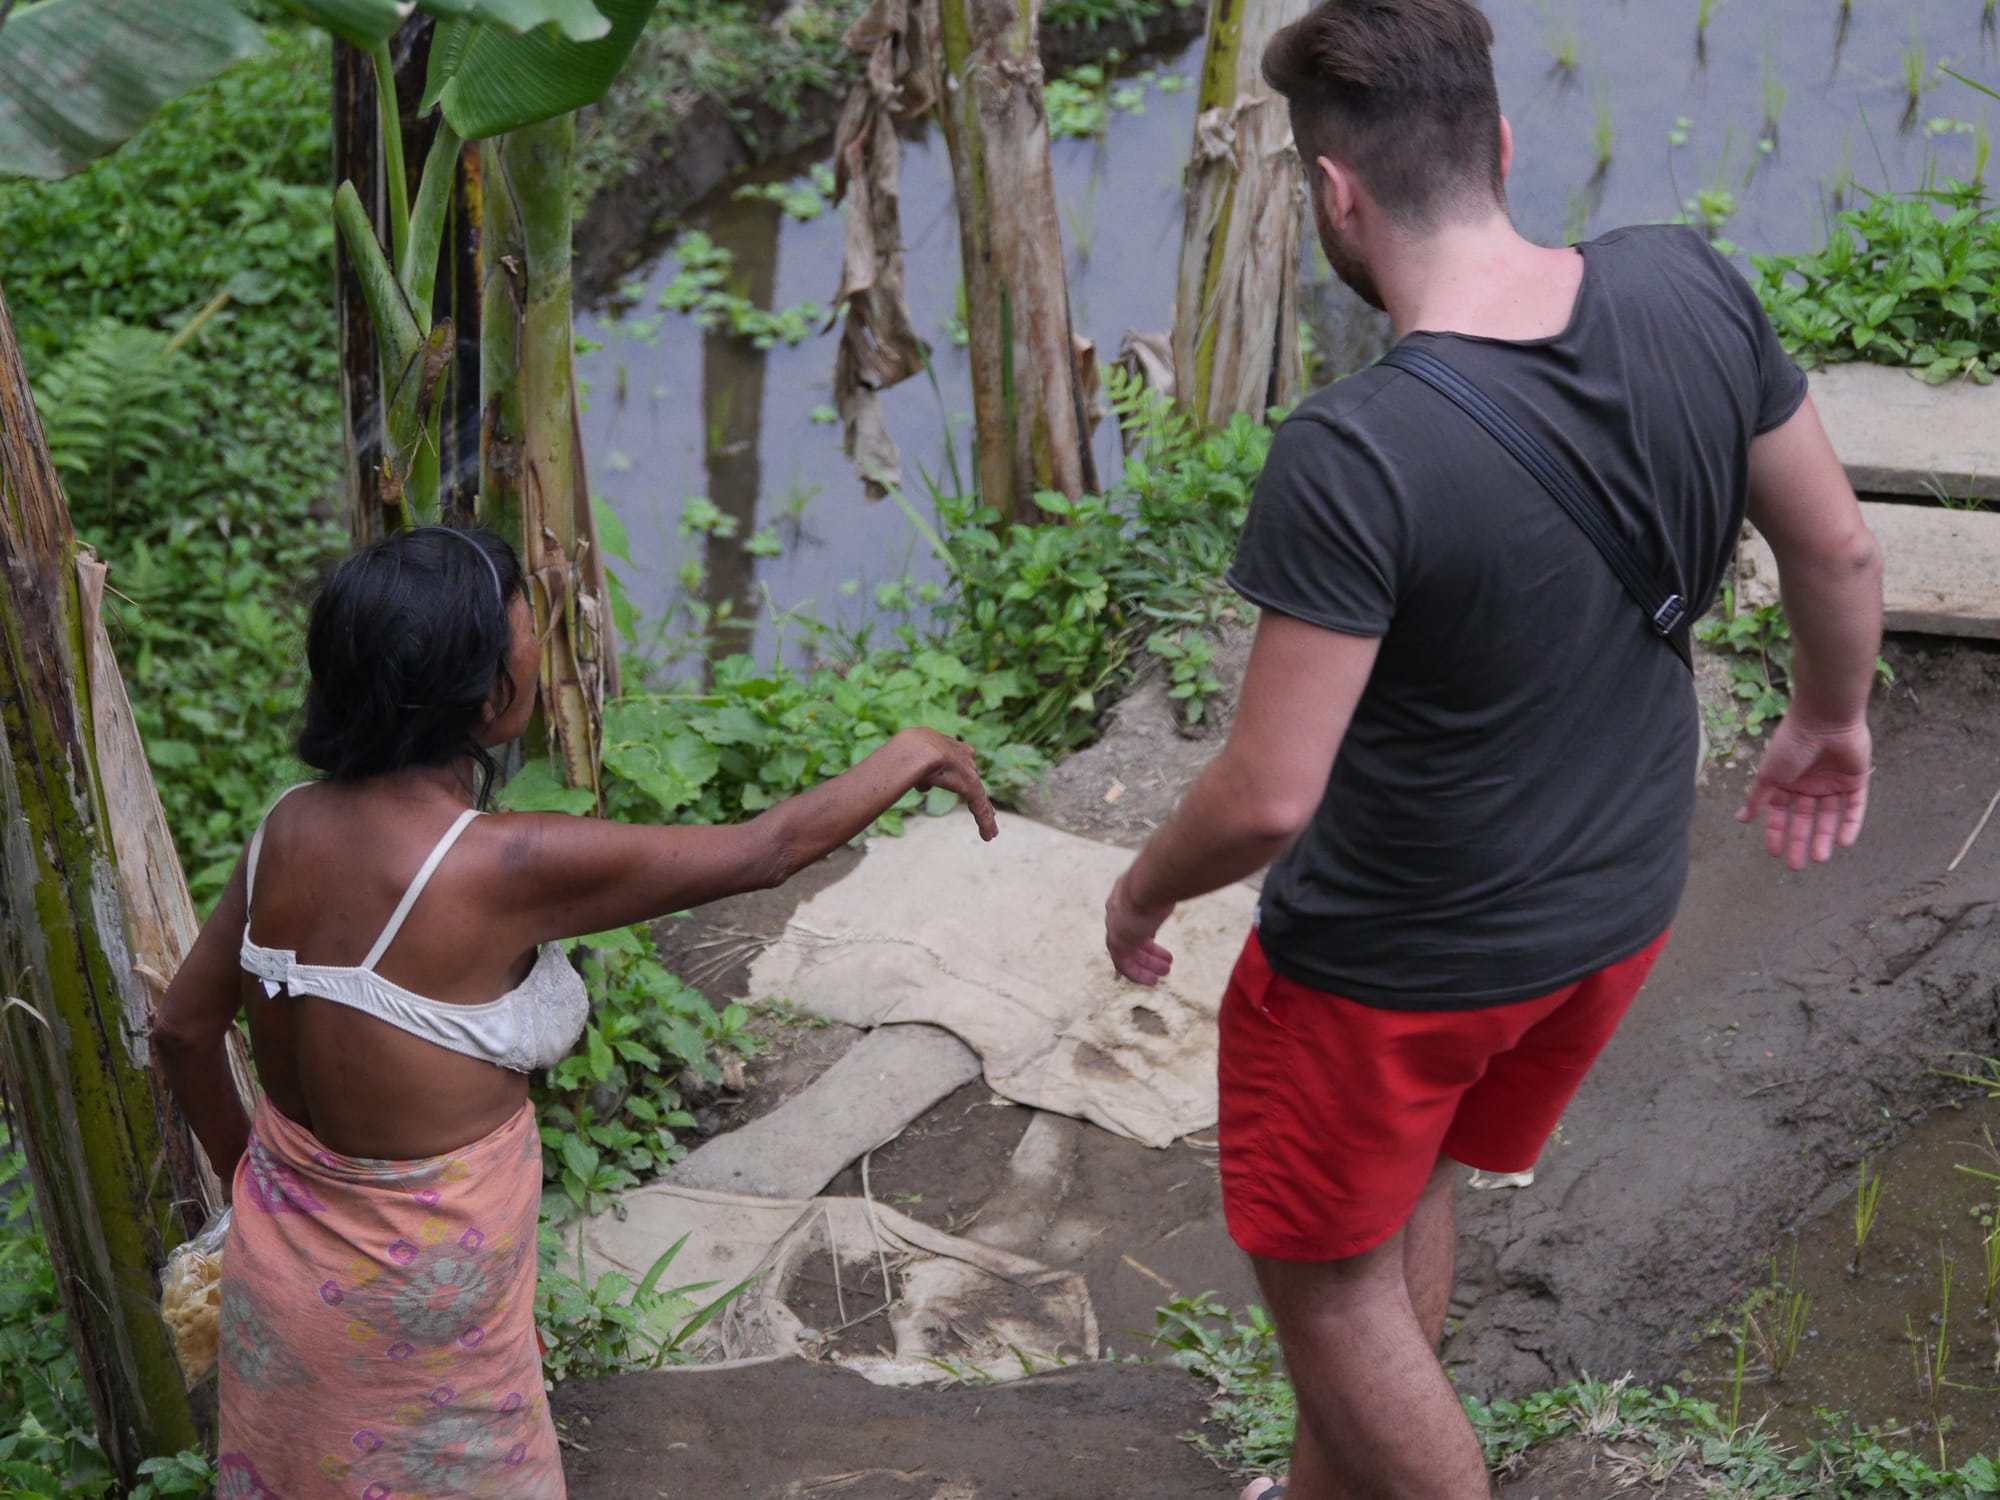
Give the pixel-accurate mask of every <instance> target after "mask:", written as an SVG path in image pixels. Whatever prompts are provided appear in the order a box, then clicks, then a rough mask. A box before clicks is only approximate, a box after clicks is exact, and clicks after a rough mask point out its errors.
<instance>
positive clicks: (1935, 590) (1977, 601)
mask: <svg viewBox="0 0 2000 1500" xmlns="http://www.w3.org/2000/svg"><path fill="white" fill-rule="evenodd" d="M1861 512H1862V515H1863V516H1864V517H1865V518H1866V519H1867V522H1868V529H1869V530H1871V531H1873V532H1874V533H1875V539H1876V541H1878V542H1880V543H1881V545H1882V606H1883V621H1882V623H1883V626H1884V628H1885V629H1888V630H1905V631H1914V632H1916V633H1918V634H1921V635H1950V636H1971V637H1976V638H1978V639H1981V640H2000V512H1996V511H1974V510H1948V509H1945V508H1942V507H1938V506H1924V505H1897V504H1893V503H1883V502H1880V501H1873V500H1864V501H1862V502H1861ZM1739 572H1740V574H1741V576H1742V578H1743V582H1742V583H1741V584H1740V585H1739V595H1738V597H1739V598H1741V599H1743V600H1745V601H1746V602H1749V603H1753V604H1754V603H1763V602H1768V601H1770V600H1772V599H1775V598H1776V597H1777V588H1776V583H1775V580H1776V579H1777V576H1778V573H1777V562H1776V560H1775V559H1774V558H1773V557H1772V555H1771V549H1770V546H1769V545H1768V544H1767V543H1766V542H1765V541H1764V539H1763V538H1762V537H1761V536H1757V535H1755V534H1754V533H1753V534H1752V535H1751V536H1750V537H1749V538H1748V539H1746V540H1745V542H1744V545H1743V551H1742V554H1741V556H1740V559H1739Z"/></svg>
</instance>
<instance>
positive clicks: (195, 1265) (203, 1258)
mask: <svg viewBox="0 0 2000 1500" xmlns="http://www.w3.org/2000/svg"><path fill="white" fill-rule="evenodd" d="M229 1212H230V1211H229V1210H228V1209H226V1208H225V1209H224V1210H223V1211H222V1212H221V1213H219V1214H217V1215H216V1216H215V1217H214V1218H213V1219H211V1220H209V1221H208V1226H207V1227H206V1228H205V1229H203V1230H202V1232H201V1233H200V1234H198V1235H196V1236H195V1237H194V1238H193V1239H191V1240H189V1241H187V1242H186V1243H185V1244H182V1245H180V1246H178V1247H176V1249H175V1250H174V1252H173V1253H172V1254H171V1255H169V1256H168V1257H167V1264H166V1268H165V1269H164V1270H162V1271H161V1272H160V1316H161V1317H162V1318H164V1319H166V1323H167V1330H168V1332H170V1333H172V1334H173V1336H174V1354H175V1356H176V1357H177V1358H178V1359H179V1360H180V1362H181V1374H182V1375H183V1376H185V1377H186V1379H187V1383H188V1388H189V1389H190V1390H192V1389H193V1388H194V1387H195V1386H197V1385H199V1384H200V1383H201V1382H202V1381H204V1380H206V1379H207V1378H208V1377H209V1376H210V1375H212V1374H213V1373H214V1372H215V1358H216V1353H217V1350H218V1349H219V1348H220V1346H221V1338H222V1243H223V1241H224V1240H226V1239H228V1238H229Z"/></svg>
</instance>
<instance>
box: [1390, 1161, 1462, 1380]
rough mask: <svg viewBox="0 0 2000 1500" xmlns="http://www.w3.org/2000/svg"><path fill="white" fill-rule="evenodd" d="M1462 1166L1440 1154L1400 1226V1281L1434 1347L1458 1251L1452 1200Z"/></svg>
mask: <svg viewBox="0 0 2000 1500" xmlns="http://www.w3.org/2000/svg"><path fill="white" fill-rule="evenodd" d="M1464 1170H1465V1169H1464V1168H1463V1167H1461V1166H1460V1165H1459V1164H1458V1163H1457V1162H1455V1161H1453V1160H1452V1159H1451V1158H1450V1157H1448V1156H1440V1157H1439V1158H1438V1160H1437V1166H1436V1167H1435V1168H1433V1169H1432V1171H1431V1179H1430V1181H1429V1182H1427V1183H1425V1184H1424V1195H1423V1196H1422V1197H1421V1198H1419V1199H1418V1200H1417V1206H1416V1209H1415V1211H1413V1212H1412V1213H1411V1215H1410V1222H1409V1223H1408V1224H1407V1225H1405V1226H1404V1228H1403V1281H1404V1284H1405V1285H1407V1286H1408V1287H1409V1289H1410V1306H1411V1307H1412V1308H1413V1309H1414V1310H1415V1312H1416V1315H1417V1326H1418V1327H1420V1328H1422V1329H1423V1331H1424V1338H1425V1340H1426V1341H1427V1342H1428V1343H1429V1344H1430V1346H1431V1348H1432V1349H1433V1350H1435V1349H1436V1348H1437V1347H1438V1346H1439V1345H1440V1344H1442V1343H1443V1342H1444V1324H1445V1318H1446V1316H1447V1315H1448V1314H1449V1313H1450V1311H1451V1286H1452V1278H1453V1275H1454V1274H1455V1272H1456V1269H1457V1256H1458V1216H1457V1214H1456V1213H1455V1212H1454V1209H1453V1205H1454V1203H1455V1202H1456V1200H1457V1197H1458V1179H1459V1176H1460V1174H1461V1173H1462V1172H1463V1171H1464Z"/></svg>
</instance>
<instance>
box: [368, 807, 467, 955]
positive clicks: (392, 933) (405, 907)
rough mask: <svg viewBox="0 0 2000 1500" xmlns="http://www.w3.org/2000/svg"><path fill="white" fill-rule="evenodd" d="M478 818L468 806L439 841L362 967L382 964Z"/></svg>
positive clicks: (390, 916)
mask: <svg viewBox="0 0 2000 1500" xmlns="http://www.w3.org/2000/svg"><path fill="white" fill-rule="evenodd" d="M478 816H479V810H478V809H477V808H473V807H468V808H467V809H466V810H465V811H464V812H462V813H460V814H459V815H458V821H457V822H455V823H453V824H452V825H451V827H449V828H447V829H446V830H445V831H444V837H443V838H441V839H439V840H438V841H437V845H436V847H435V848H433V849H432V850H431V852H430V858H428V859H426V860H425V861H424V863H423V868H421V869H420V870H418V871H417V878H416V879H415V880H412V881H411V882H410V888H409V889H408V890H406V891H404V892H403V899H402V900H401V901H399V902H397V903H396V909H395V911H393V912H391V913H390V915H389V925H388V926H387V927H384V928H383V929H382V935H381V936H380V937H378V938H377V939H375V946H374V947H373V948H370V949H369V950H368V956H367V957H366V958H364V959H362V960H361V967H362V968H364V969H371V970H372V969H373V968H374V967H375V965H376V964H377V963H379V962H380V961H381V958H382V955H383V954H385V953H387V952H388V951H389V945H390V944H391V943H393V942H395V941H396V934H397V933H399V932H401V931H402V930H403V919H404V918H405V917H407V916H409V914H410V908H411V907H413V906H415V905H416V904H417V897H419V896H421V895H422V894H423V893H424V887H425V886H427V885H429V884H430V880H431V876H432V875H433V874H435V873H436V871H437V867H438V866H439V864H441V863H442V862H443V860H444V857H445V855H447V854H449V853H450V852H451V846H452V845H453V844H455V843H457V842H458V836H459V835H460V834H461V833H463V832H465V830H466V828H467V827H468V826H469V825H470V824H471V822H472V820H473V819H474V818H476V817H478Z"/></svg>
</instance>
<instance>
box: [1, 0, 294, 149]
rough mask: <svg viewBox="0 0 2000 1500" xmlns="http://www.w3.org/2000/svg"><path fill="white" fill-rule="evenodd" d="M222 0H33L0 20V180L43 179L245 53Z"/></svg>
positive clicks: (125, 133)
mask: <svg viewBox="0 0 2000 1500" xmlns="http://www.w3.org/2000/svg"><path fill="white" fill-rule="evenodd" d="M263 45H264V39H263V36H262V35H261V34H260V33H259V31H258V29H257V27H256V25H255V24H254V23H253V22H252V21H250V20H249V19H248V18H247V17H246V16H244V14H243V13H242V12H241V11H240V10H238V9H237V8H236V6H235V5H234V4H233V3H232V0H143V3H138V0H43V3H42V4H39V5H29V6H26V7H23V8H20V9H17V10H15V12H14V13H13V15H12V16H10V17H9V18H8V20H7V23H6V24H5V25H4V26H0V179H5V178H9V177H32V178H37V179H39V180H41V181H45V182H47V181H53V180H55V179H56V178H59V177H67V176H69V175H70V174H71V173H72V172H77V171H81V170H82V169H83V168H84V167H86V166H88V165H89V164H90V163H91V162H93V161H95V160H97V159H98V158H99V157H100V156H105V155H107V154H109V153H110V152H112V151H114V150H116V149H117V148H118V147H119V146H121V145H123V144H124V143H125V142H126V141H128V140H130V139H131V138H132V137H133V136H134V135H136V134H138V132H139V130H140V129H141V128H142V127H143V126H144V125H145V124H146V122H147V121H148V120H150V119H152V117H153V116H154V114H156V113H157V112H158V111H159V109H160V106H161V105H163V104H165V103H166V102H167V101H168V100H169V99H172V98H174V97H175V96H176V95H178V94H182V93H185V92H186V91H187V90H189V89H191V88H195V87H197V86H199V85H201V84H204V83H207V82H208V81H209V80H210V79H211V78H213V77H215V76H216V75H217V74H218V73H220V72H222V71H223V70H224V69H225V68H227V67H229V66H230V65H231V64H232V63H235V62H237V61H239V60H241V59H243V58H245V57H248V56H250V55H251V54H252V53H254V52H258V51H261V50H262V48H263Z"/></svg>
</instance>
